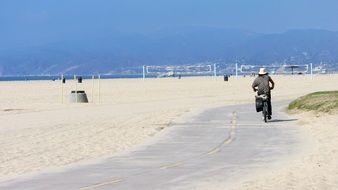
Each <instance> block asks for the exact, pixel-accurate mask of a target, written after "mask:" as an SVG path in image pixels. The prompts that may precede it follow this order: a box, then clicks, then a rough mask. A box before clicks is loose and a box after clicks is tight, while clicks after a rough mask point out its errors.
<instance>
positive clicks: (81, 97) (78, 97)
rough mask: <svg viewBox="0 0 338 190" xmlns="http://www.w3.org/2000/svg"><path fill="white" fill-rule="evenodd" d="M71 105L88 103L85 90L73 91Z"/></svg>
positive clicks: (70, 98) (70, 99)
mask: <svg viewBox="0 0 338 190" xmlns="http://www.w3.org/2000/svg"><path fill="white" fill-rule="evenodd" d="M69 102H70V103H88V98H87V94H86V92H85V91H84V90H78V91H75V90H73V91H72V92H71V93H70V97H69Z"/></svg>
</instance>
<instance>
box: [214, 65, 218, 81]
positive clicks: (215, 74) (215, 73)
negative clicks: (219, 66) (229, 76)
mask: <svg viewBox="0 0 338 190" xmlns="http://www.w3.org/2000/svg"><path fill="white" fill-rule="evenodd" d="M216 76H217V71H216V64H214V77H215V78H216Z"/></svg>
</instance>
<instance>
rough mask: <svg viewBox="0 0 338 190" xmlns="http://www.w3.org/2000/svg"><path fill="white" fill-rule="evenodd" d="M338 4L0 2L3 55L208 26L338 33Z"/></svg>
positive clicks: (286, 0)
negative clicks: (11, 50)
mask: <svg viewBox="0 0 338 190" xmlns="http://www.w3.org/2000/svg"><path fill="white" fill-rule="evenodd" d="M337 10H338V0H0V49H5V48H12V47H19V46H33V45H40V44H44V43H49V42H57V41H64V40H65V41H67V40H70V39H86V38H94V37H97V36H109V35H112V34H114V33H117V32H122V33H123V32H149V31H154V30H161V29H164V28H167V29H168V28H169V29H170V28H176V27H182V26H183V27H185V26H207V27H219V28H236V29H245V30H250V31H254V32H262V33H274V32H283V31H286V30H289V29H307V28H315V29H327V30H333V31H338V22H337V18H338V11H337Z"/></svg>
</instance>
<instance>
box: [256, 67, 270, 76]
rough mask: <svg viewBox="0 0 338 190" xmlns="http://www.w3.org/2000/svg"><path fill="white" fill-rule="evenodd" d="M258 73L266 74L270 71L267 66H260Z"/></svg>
mask: <svg viewBox="0 0 338 190" xmlns="http://www.w3.org/2000/svg"><path fill="white" fill-rule="evenodd" d="M258 74H259V75H265V74H268V71H267V70H266V69H265V68H260V69H259V72H258Z"/></svg>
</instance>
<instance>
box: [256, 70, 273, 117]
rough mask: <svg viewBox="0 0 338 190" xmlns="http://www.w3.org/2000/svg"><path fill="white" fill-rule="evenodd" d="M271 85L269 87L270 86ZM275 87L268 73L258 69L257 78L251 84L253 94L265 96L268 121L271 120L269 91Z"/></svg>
mask: <svg viewBox="0 0 338 190" xmlns="http://www.w3.org/2000/svg"><path fill="white" fill-rule="evenodd" d="M270 83H271V86H270ZM274 87H275V83H274V82H273V80H272V79H271V77H270V76H269V73H268V72H267V71H266V69H265V68H260V69H259V73H258V77H257V78H256V79H255V80H254V82H253V83H252V88H253V90H254V92H256V91H257V94H258V95H262V94H266V95H267V97H268V99H267V103H268V119H271V115H272V106H271V90H272V89H273V88H274Z"/></svg>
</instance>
